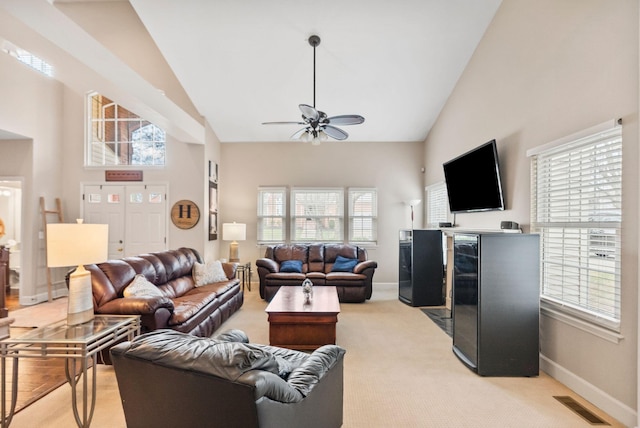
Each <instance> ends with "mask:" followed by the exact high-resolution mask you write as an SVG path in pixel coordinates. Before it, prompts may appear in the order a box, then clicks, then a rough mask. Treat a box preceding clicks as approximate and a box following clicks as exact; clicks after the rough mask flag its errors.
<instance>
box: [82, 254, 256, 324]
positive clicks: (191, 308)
mask: <svg viewBox="0 0 640 428" xmlns="http://www.w3.org/2000/svg"><path fill="white" fill-rule="evenodd" d="M196 263H199V264H200V265H199V266H203V265H204V264H203V263H202V258H201V257H200V254H198V252H197V251H196V250H194V249H191V248H180V249H178V250H167V251H161V252H157V253H149V254H141V255H138V256H134V257H125V258H123V259H118V260H109V261H107V262H104V263H99V264H94V265H87V266H86V269H87V270H89V271H90V272H91V283H92V289H93V308H94V312H95V313H96V314H112V315H140V316H141V323H142V329H141V330H142V332H143V333H144V332H148V331H152V330H157V329H172V330H176V331H180V332H183V333H189V334H192V335H195V336H211V334H212V333H213V332H214V331H215V330H216V329H218V327H220V325H221V324H222V323H223V322H224V321H225V320H227V319H228V318H229V317H230V316H231V315H232V314H233V313H234V312H235V311H237V310H238V309H240V307H241V306H242V303H243V302H244V295H243V292H242V290H241V289H240V281H239V280H238V279H237V278H236V265H235V264H234V263H222V268H223V269H224V276H226V278H223V280H220V281H217V282H213V283H207V284H205V285H201V286H196V281H194V278H193V275H192V272H193V267H194V264H196ZM139 275H141V276H142V277H144V278H141V277H140V276H139ZM136 278H137V279H139V280H140V282H144V284H145V286H147V287H149V288H151V290H150V291H151V292H152V293H151V294H150V295H147V294H144V295H140V294H142V293H139V294H138V295H136V296H128V297H125V294H127V293H126V291H125V290H126V289H127V287H130V286H131V284H133V281H134V279H136ZM145 279H146V281H144V280H145ZM221 279H222V278H221ZM149 283H151V285H149ZM153 287H155V288H156V290H155V291H154V290H153Z"/></svg>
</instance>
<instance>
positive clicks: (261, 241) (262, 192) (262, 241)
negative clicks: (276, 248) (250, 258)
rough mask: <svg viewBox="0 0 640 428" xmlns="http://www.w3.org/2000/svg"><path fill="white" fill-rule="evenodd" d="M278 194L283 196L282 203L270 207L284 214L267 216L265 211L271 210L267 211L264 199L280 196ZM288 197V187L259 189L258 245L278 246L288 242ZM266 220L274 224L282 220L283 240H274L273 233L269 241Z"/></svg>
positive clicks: (261, 187)
mask: <svg viewBox="0 0 640 428" xmlns="http://www.w3.org/2000/svg"><path fill="white" fill-rule="evenodd" d="M278 193H280V194H281V197H282V199H281V202H280V203H278V204H270V206H271V207H273V208H274V209H276V210H280V212H281V213H282V214H277V213H275V214H272V215H267V214H265V213H264V211H269V210H268V209H267V206H266V205H265V204H264V197H265V196H266V195H267V194H278ZM287 196H288V191H287V187H286V186H260V187H258V195H257V205H258V207H257V223H256V228H257V241H258V245H269V244H276V243H280V242H285V241H286V240H287V218H288V212H287V206H288V205H287ZM266 219H270V220H271V221H272V222H274V223H275V221H277V220H278V219H280V222H281V228H280V230H281V233H282V240H279V239H273V232H272V236H271V239H267V237H266V236H265V234H266V233H265V232H266V229H265V227H264V220H266ZM269 230H272V231H273V230H274V228H273V227H271V228H269Z"/></svg>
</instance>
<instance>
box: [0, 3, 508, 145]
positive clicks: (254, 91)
mask: <svg viewBox="0 0 640 428" xmlns="http://www.w3.org/2000/svg"><path fill="white" fill-rule="evenodd" d="M23 1H30V2H32V3H47V4H50V3H49V2H47V0H23ZM66 1H68V0H66ZM73 1H75V0H73ZM500 2H501V0H398V1H395V2H391V1H388V0H324V1H322V2H318V1H311V0H180V1H176V0H130V3H131V5H132V6H133V8H134V10H135V11H136V13H137V14H138V16H139V18H140V20H141V21H142V23H143V24H144V26H145V27H146V29H147V31H148V32H149V33H150V35H151V37H152V38H153V40H154V42H155V43H156V45H157V46H158V48H159V50H160V51H161V53H162V54H163V55H164V57H165V60H166V61H167V62H168V64H169V65H170V67H171V68H172V70H173V72H174V74H175V76H176V77H177V79H178V80H179V82H180V83H181V85H182V86H183V87H184V89H185V91H186V92H187V94H188V96H189V98H190V99H191V101H192V102H193V104H194V105H195V107H196V109H197V110H198V112H199V113H200V114H201V115H202V116H204V117H205V118H206V119H207V120H208V122H209V123H210V124H211V126H212V128H213V130H214V132H215V133H216V135H217V136H218V138H219V139H220V141H221V142H223V143H227V142H265V141H267V142H271V141H286V140H288V139H289V136H290V135H291V134H293V133H294V132H295V131H297V130H298V129H299V128H300V127H299V126H296V125H293V126H292V125H271V126H266V125H262V124H261V123H262V122H265V121H297V120H298V119H300V111H299V110H298V104H301V103H305V104H313V48H312V47H311V46H310V45H309V44H308V42H307V39H308V38H309V36H310V35H312V34H317V35H319V36H320V38H321V39H322V42H321V44H320V46H318V48H317V50H316V60H317V63H316V64H317V65H316V67H317V72H316V73H317V74H316V107H317V108H318V109H320V110H323V111H325V112H326V113H327V114H328V115H329V116H334V115H340V114H359V115H362V116H364V117H365V123H363V124H362V125H356V126H348V127H344V128H343V129H344V130H345V131H347V132H348V133H349V134H350V137H349V139H348V140H347V141H365V142H367V141H373V142H377V141H381V142H386V141H392V142H402V141H423V140H424V139H425V138H426V136H427V133H428V132H429V130H430V128H431V126H432V125H433V123H434V121H435V120H436V118H437V116H438V114H439V113H440V111H441V109H442V107H443V105H444V103H445V102H446V100H447V98H448V97H449V94H450V93H451V91H452V89H453V88H454V86H455V84H456V82H457V80H458V78H459V77H460V75H461V73H462V71H463V70H464V68H465V66H466V64H467V62H468V61H469V59H470V57H471V55H472V54H473V52H474V50H475V48H476V46H477V44H478V42H479V40H480V39H481V38H482V36H483V34H484V32H485V30H486V28H487V26H488V25H489V23H490V21H491V19H492V18H493V16H494V14H495V12H496V10H497V8H498V7H499V5H500ZM2 3H7V4H12V7H13V9H14V10H15V9H19V8H21V7H22V8H23V9H25V10H24V11H23V12H21V13H22V17H23V18H22V19H24V16H25V15H27V14H28V12H27V11H26V6H19V2H18V1H17V0H0V4H2ZM89 3H90V2H89ZM40 6H42V5H40ZM32 9H33V8H32ZM34 15H35V14H34ZM57 25H58V28H57V31H58V32H59V31H61V30H60V28H59V25H60V24H59V23H58V24H57ZM0 35H1V34H0ZM45 37H46V35H45ZM48 37H49V39H53V38H54V35H53V34H50V35H49V36H48ZM67 50H69V49H67ZM94 51H95V49H94ZM77 59H78V60H80V61H81V62H82V61H83V59H82V58H77ZM95 60H96V59H95V55H94V58H87V59H86V62H85V63H86V64H90V63H91V61H95ZM160 89H162V88H160Z"/></svg>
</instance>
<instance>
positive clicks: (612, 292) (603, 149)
mask: <svg viewBox="0 0 640 428" xmlns="http://www.w3.org/2000/svg"><path fill="white" fill-rule="evenodd" d="M620 123H621V122H620V121H610V122H606V123H604V124H600V125H597V126H595V127H592V128H589V129H586V130H584V131H582V132H579V133H576V134H573V135H570V136H567V137H565V138H562V139H560V140H557V141H554V142H552V143H549V144H546V145H544V146H540V147H537V148H534V149H531V150H529V151H528V152H527V155H528V156H529V157H531V231H532V232H536V233H540V251H541V256H540V272H541V275H540V278H541V284H540V299H541V309H542V310H543V313H545V314H547V315H549V316H552V317H553V318H556V319H559V320H562V321H564V322H567V323H569V324H572V325H574V326H576V327H579V328H583V329H585V330H588V331H594V332H595V333H596V334H598V335H601V336H603V337H605V338H607V339H612V341H617V340H619V338H620V336H619V335H618V334H616V333H619V332H620V322H621V313H620V312H621V307H622V302H621V258H622V257H621V255H622V254H621V252H622V251H621V247H622V244H621V242H622V233H621V232H622V199H623V198H622V167H623V166H622V164H623V159H622V150H623V144H622V127H621V126H620ZM589 150H591V152H589ZM596 151H597V153H598V156H597V157H596V156H594V153H593V152H596ZM585 154H586V155H585ZM605 155H606V156H607V157H606V158H604V159H605V160H602V159H603V157H604V156H605ZM578 156H581V157H578ZM560 168H562V169H560ZM556 171H559V172H558V173H556ZM587 173H588V175H587ZM561 174H563V175H561ZM569 178H571V180H572V181H569ZM576 183H577V184H576ZM554 184H555V185H556V186H555V187H554ZM541 188H542V189H541ZM588 192H591V193H588ZM563 198H564V199H563ZM594 231H598V233H594ZM598 236H600V237H602V236H605V237H606V238H607V239H605V240H604V241H603V240H601V239H600V238H598ZM610 239H612V241H610ZM573 243H577V245H576V246H573V247H572V246H571V245H569V244H573ZM611 243H613V245H610V244H611ZM605 247H606V248H605ZM600 253H602V254H600ZM600 283H601V284H604V289H606V294H605V292H603V291H601V290H600V288H599V284H600ZM596 292H600V293H602V295H603V296H605V297H604V298H602V297H601V298H599V300H598V299H596V298H592V297H591V294H596ZM571 293H573V294H571ZM584 295H589V296H587V297H584ZM576 296H577V297H576ZM607 299H608V300H607ZM594 302H595V303H594ZM601 302H607V303H606V304H605V303H601ZM608 302H611V303H608ZM590 326H591V327H590ZM605 331H610V332H613V333H612V334H608V333H604V332H605ZM607 336H609V337H607Z"/></svg>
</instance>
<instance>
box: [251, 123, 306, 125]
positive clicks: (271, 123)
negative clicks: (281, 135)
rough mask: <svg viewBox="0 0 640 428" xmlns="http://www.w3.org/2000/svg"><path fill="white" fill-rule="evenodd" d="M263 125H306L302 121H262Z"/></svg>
mask: <svg viewBox="0 0 640 428" xmlns="http://www.w3.org/2000/svg"><path fill="white" fill-rule="evenodd" d="M262 124H263V125H306V123H304V122H262Z"/></svg>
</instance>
